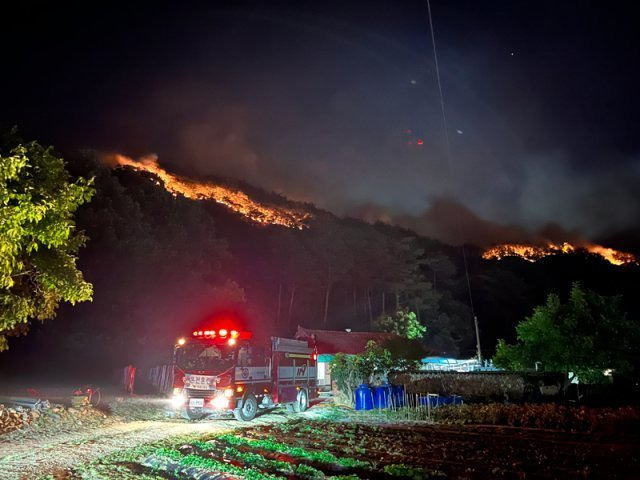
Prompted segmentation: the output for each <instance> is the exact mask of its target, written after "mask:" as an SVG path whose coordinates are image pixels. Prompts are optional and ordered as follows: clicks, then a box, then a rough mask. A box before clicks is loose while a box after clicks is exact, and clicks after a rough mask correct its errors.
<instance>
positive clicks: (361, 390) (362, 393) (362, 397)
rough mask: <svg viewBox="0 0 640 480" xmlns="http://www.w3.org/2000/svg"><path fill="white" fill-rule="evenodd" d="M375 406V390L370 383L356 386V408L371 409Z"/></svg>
mask: <svg viewBox="0 0 640 480" xmlns="http://www.w3.org/2000/svg"><path fill="white" fill-rule="evenodd" d="M372 408H373V392H372V391H371V388H369V385H367V384H366V383H363V384H362V385H360V386H359V387H358V388H356V410H371V409H372Z"/></svg>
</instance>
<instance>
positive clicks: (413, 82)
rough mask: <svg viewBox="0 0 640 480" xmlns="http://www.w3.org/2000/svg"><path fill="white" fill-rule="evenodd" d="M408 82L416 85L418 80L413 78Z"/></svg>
mask: <svg viewBox="0 0 640 480" xmlns="http://www.w3.org/2000/svg"><path fill="white" fill-rule="evenodd" d="M410 83H411V85H417V84H418V82H417V81H416V80H414V79H413V78H412V79H411V82H410Z"/></svg>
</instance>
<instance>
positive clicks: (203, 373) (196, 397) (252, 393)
mask: <svg viewBox="0 0 640 480" xmlns="http://www.w3.org/2000/svg"><path fill="white" fill-rule="evenodd" d="M252 337H253V335H252V333H251V332H249V331H239V330H230V329H226V328H220V329H217V330H196V331H194V332H193V335H192V336H191V337H190V338H188V339H187V338H181V339H179V340H178V342H177V344H176V345H175V348H174V383H173V397H172V399H171V403H172V406H173V409H174V410H175V411H176V412H180V413H181V414H182V415H183V416H185V417H186V418H189V419H192V420H196V419H200V418H205V417H215V416H219V415H220V414H223V413H233V415H234V416H235V417H236V419H238V420H240V421H244V422H246V421H250V420H252V419H253V418H254V417H255V416H256V413H258V411H259V410H260V409H270V408H273V407H276V406H278V405H286V406H287V409H289V410H290V411H295V412H303V411H305V410H306V409H307V408H308V406H309V402H310V401H311V400H312V399H314V398H316V397H317V395H318V389H317V376H316V368H317V358H318V356H317V351H316V349H315V346H314V345H309V343H308V342H306V341H303V340H292V339H288V338H280V337H271V338H270V340H267V341H256V340H253V339H252Z"/></svg>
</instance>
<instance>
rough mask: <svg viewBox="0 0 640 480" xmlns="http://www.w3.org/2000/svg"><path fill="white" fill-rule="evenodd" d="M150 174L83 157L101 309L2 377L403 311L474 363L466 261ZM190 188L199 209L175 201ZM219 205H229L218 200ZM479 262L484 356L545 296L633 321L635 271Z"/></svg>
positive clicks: (18, 359)
mask: <svg viewBox="0 0 640 480" xmlns="http://www.w3.org/2000/svg"><path fill="white" fill-rule="evenodd" d="M149 165H151V166H153V168H152V169H150V170H147V169H140V168H136V169H132V168H130V167H131V166H130V165H126V164H125V165H122V164H121V166H120V168H110V167H109V166H106V165H104V163H102V162H99V161H97V160H96V159H95V158H92V157H91V156H87V155H85V156H84V157H80V158H75V159H73V160H71V161H70V165H69V166H70V169H71V170H72V172H73V173H74V174H82V175H84V176H95V184H96V188H97V194H96V197H95V198H94V200H93V201H92V202H91V203H90V204H89V205H87V206H85V207H83V208H82V210H81V211H80V212H79V214H78V219H77V223H78V227H79V228H81V229H83V230H85V231H86V233H87V235H88V236H89V238H90V241H89V242H88V245H87V246H86V247H85V248H84V249H83V250H82V251H81V253H80V267H81V269H82V270H83V271H84V272H85V276H86V278H87V279H88V280H90V281H91V282H93V283H94V287H95V296H94V301H93V302H92V303H89V304H81V305H77V306H75V307H73V308H70V307H68V306H63V307H62V308H61V309H60V312H59V315H58V318H57V319H56V320H55V321H52V322H46V323H44V324H42V325H40V324H38V323H34V326H33V328H32V332H31V333H30V335H29V337H28V339H29V340H28V341H25V339H22V338H17V339H13V341H12V343H11V349H10V351H9V352H7V353H6V354H5V363H3V367H4V368H5V369H8V370H11V371H19V370H20V369H23V368H24V369H26V368H34V367H35V368H45V369H46V368H51V366H49V365H47V362H46V358H47V357H49V356H50V355H55V356H56V358H61V359H62V360H61V362H62V363H63V365H62V366H59V367H57V368H61V369H62V370H90V371H92V372H94V371H103V372H108V371H110V370H111V369H112V368H114V367H116V366H121V365H125V364H127V363H134V364H138V365H144V364H154V363H158V362H162V361H166V360H168V359H169V357H170V355H171V351H172V345H173V342H174V341H175V339H176V338H177V337H178V336H180V335H182V334H184V332H186V331H190V330H191V328H192V327H193V326H194V325H196V324H198V323H201V322H203V321H207V320H208V319H211V318H212V317H214V316H215V315H217V314H219V313H220V312H225V315H231V316H232V317H233V318H234V319H235V320H236V321H239V322H243V323H246V324H247V326H248V327H249V328H252V329H253V330H256V331H257V333H261V334H263V335H265V336H266V335H273V334H280V335H291V334H292V333H293V332H294V330H295V328H296V326H297V325H303V326H307V327H314V328H328V329H342V328H351V329H353V330H367V329H370V328H372V325H373V323H374V320H375V319H376V318H377V317H378V316H380V315H381V314H383V313H390V312H392V311H394V310H395V309H396V308H405V309H409V310H411V311H413V312H415V313H416V314H417V317H418V318H419V319H420V321H422V322H423V323H424V324H426V325H427V329H428V330H427V336H426V338H425V345H426V347H427V348H428V349H429V350H430V351H431V352H433V353H436V354H445V355H460V356H471V355H473V353H474V350H475V348H474V347H475V339H474V337H473V330H472V325H473V320H472V315H471V311H470V308H469V291H468V289H467V283H466V279H465V277H464V271H463V269H462V255H461V251H460V249H459V248H457V247H451V246H448V245H445V244H442V243H441V242H438V241H437V240H433V239H429V238H425V237H420V236H418V235H416V234H415V233H414V232H411V231H409V230H404V229H401V228H398V227H393V226H390V225H385V224H376V225H371V224H367V223H365V222H363V221H360V220H357V219H352V218H338V217H336V216H335V215H333V214H331V213H330V212H326V211H322V210H320V209H317V208H316V207H314V206H313V205H310V204H303V203H300V202H295V201H291V200H289V199H287V198H286V197H283V196H281V195H278V194H273V193H269V192H264V191H262V190H260V189H259V188H256V187H252V186H248V185H246V184H244V183H242V182H238V181H233V180H230V179H215V178H209V179H204V180H197V181H196V180H193V179H191V178H188V177H184V176H180V175H177V174H169V173H168V172H166V171H163V172H164V173H163V172H160V176H159V175H158V173H159V172H158V170H157V169H158V168H159V167H158V166H157V164H149ZM112 166H113V164H112ZM136 170H137V171H136ZM140 170H143V171H140ZM163 175H164V177H163ZM166 175H171V177H170V178H169V177H167V176H166ZM163 178H164V180H163ZM167 181H170V182H173V185H172V186H171V187H170V188H167V185H166V182H167ZM203 185H215V186H216V187H215V188H216V189H213V187H210V186H209V187H206V188H205V187H203ZM186 187H188V188H189V190H188V192H189V193H190V195H188V196H185V194H184V192H181V191H180V188H186ZM193 192H195V193H193ZM212 192H214V193H216V194H219V195H222V197H223V198H224V199H225V200H224V201H218V200H216V199H211V198H209V197H207V195H210V194H212ZM189 196H190V197H191V198H189ZM229 198H231V199H233V202H232V201H229ZM212 200H213V201H212ZM238 202H240V206H239V208H237V207H238ZM283 219H284V220H283ZM285 220H286V221H285ZM482 254H483V251H482V250H481V249H477V248H475V247H472V246H468V247H467V255H468V260H469V272H470V284H471V293H472V296H473V301H474V306H475V313H476V315H477V316H478V318H479V321H480V326H481V341H482V345H483V348H484V350H485V352H486V353H488V354H490V353H491V352H492V349H493V347H494V346H495V343H496V339H497V338H500V337H505V338H507V339H512V338H513V335H514V329H513V327H514V325H515V324H516V323H517V322H518V321H519V320H521V319H522V318H523V317H524V316H525V315H527V314H529V313H530V312H531V310H532V308H533V307H534V306H535V305H537V304H539V303H540V302H541V301H543V300H544V298H545V296H546V295H547V294H548V293H549V292H551V291H558V292H564V291H565V290H566V289H567V288H568V286H569V284H570V283H571V282H572V281H574V280H580V281H582V282H583V283H584V284H585V285H586V286H588V287H590V288H594V289H596V290H598V291H600V292H601V293H607V294H615V293H621V294H625V295H626V299H627V301H628V302H627V303H628V307H629V308H628V309H629V310H630V313H631V314H632V315H635V316H636V317H637V316H638V310H637V309H638V307H637V306H636V305H634V304H633V303H631V298H632V296H631V295H632V292H634V289H635V291H637V289H638V287H640V272H639V268H638V266H637V265H635V264H628V265H623V266H614V265H612V264H610V263H608V262H607V261H605V260H604V259H603V258H602V257H600V256H598V255H594V254H589V253H588V252H584V251H579V250H578V251H574V252H569V253H566V254H564V253H563V254H559V255H551V256H543V258H540V259H539V260H537V261H536V262H529V261H525V260H523V259H520V258H512V257H507V258H505V259H503V260H486V259H483V258H482ZM35 352H37V354H35Z"/></svg>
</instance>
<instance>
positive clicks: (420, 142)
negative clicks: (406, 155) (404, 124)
mask: <svg viewBox="0 0 640 480" xmlns="http://www.w3.org/2000/svg"><path fill="white" fill-rule="evenodd" d="M416 143H417V144H418V145H422V144H423V143H424V142H423V141H422V139H421V138H419V139H418V140H417V141H416Z"/></svg>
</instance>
